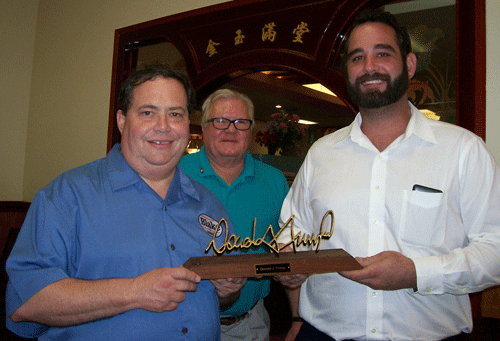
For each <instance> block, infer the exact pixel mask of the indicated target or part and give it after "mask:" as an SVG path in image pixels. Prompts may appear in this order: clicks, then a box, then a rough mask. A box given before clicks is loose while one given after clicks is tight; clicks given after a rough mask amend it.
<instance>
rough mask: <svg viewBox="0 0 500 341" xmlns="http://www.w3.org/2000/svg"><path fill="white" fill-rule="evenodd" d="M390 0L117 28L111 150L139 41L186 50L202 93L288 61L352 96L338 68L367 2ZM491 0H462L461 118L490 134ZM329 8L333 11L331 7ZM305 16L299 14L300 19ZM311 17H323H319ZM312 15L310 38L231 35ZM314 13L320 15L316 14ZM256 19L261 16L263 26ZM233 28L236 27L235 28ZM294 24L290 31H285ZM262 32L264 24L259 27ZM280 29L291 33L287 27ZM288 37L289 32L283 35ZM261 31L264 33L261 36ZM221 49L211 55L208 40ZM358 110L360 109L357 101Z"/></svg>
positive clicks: (261, 1)
mask: <svg viewBox="0 0 500 341" xmlns="http://www.w3.org/2000/svg"><path fill="white" fill-rule="evenodd" d="M390 2H392V1H388V0H324V1H318V0H288V1H287V2H286V3H285V2H283V1H275V0H239V1H231V2H226V3H222V4H219V5H214V6H209V7H205V8H200V9H197V10H193V11H189V12H185V13H180V14H176V15H172V16H168V17H164V18H160V19H156V20H152V21H148V22H145V23H141V24H137V25H133V26H129V27H125V28H121V29H118V30H116V32H115V42H114V53H113V74H112V84H111V96H110V97H111V98H110V109H109V126H108V145H107V150H108V151H109V150H110V149H111V148H112V146H113V145H114V144H115V143H116V142H118V141H119V140H120V134H119V131H118V128H117V124H116V110H117V109H116V99H117V95H118V92H119V89H120V86H121V84H122V82H123V81H124V79H125V78H126V77H127V76H128V75H129V74H130V73H131V72H132V70H133V69H134V68H135V65H136V63H137V51H138V48H139V47H141V46H145V45H150V44H153V43H159V42H167V41H168V42H170V43H172V44H173V45H174V46H175V47H176V48H177V49H178V50H179V51H180V53H181V54H182V55H183V57H184V59H185V62H186V68H187V72H188V75H189V77H190V79H191V82H192V84H193V86H194V88H195V89H196V91H197V97H198V99H199V100H201V99H203V98H204V97H205V96H207V95H208V94H209V93H211V92H212V91H213V90H215V89H217V88H218V87H220V86H221V85H223V84H225V83H227V82H228V81H229V80H231V79H234V78H236V77H239V76H241V75H243V74H245V73H250V72H256V71H259V70H269V69H282V70H289V71H294V72H297V73H300V74H303V75H306V76H308V77H310V78H312V79H314V80H316V81H317V82H319V83H322V84H323V85H324V86H326V87H327V88H329V89H330V90H332V91H334V92H335V93H336V94H337V95H338V96H339V97H340V98H341V99H343V100H344V101H345V102H346V103H348V104H349V103H350V101H349V99H348V97H347V94H346V92H345V88H344V86H343V84H344V76H343V73H342V71H341V70H339V69H338V68H336V67H335V66H334V65H336V62H337V61H338V59H339V58H340V52H341V48H342V44H343V42H344V37H345V35H346V33H347V31H348V29H349V25H350V23H351V21H352V19H353V18H354V17H355V15H356V14H357V13H359V12H360V11H361V10H363V9H367V8H377V7H380V6H382V5H384V4H387V3H390ZM485 7H486V5H485V0H457V5H456V8H457V20H456V22H457V96H456V97H457V125H460V126H462V127H464V128H466V129H469V130H471V131H473V132H474V133H476V134H477V135H479V136H480V137H482V138H483V139H485V130H486V127H485V126H486V124H485V121H486V120H485V118H486V25H485V18H486V10H485ZM325 13H326V14H325ZM297 18H299V19H298V20H297ZM311 18H315V19H314V20H312V19H311ZM301 19H303V20H302V21H306V22H307V23H308V24H309V26H310V28H311V30H310V32H309V33H310V34H309V33H308V39H309V38H310V39H309V40H308V42H307V43H305V44H297V43H292V42H291V40H290V39H288V40H281V42H277V43H275V42H273V43H271V42H269V41H264V39H262V41H260V40H259V41H257V40H256V39H254V40H253V43H252V40H249V41H250V43H248V44H247V45H246V46H244V47H242V46H235V45H234V44H232V42H230V39H233V38H232V37H233V36H234V34H235V33H234V31H235V30H236V29H237V28H240V27H244V28H245V30H244V31H243V32H244V34H245V35H246V36H248V37H249V39H250V38H251V35H252V34H254V37H253V38H255V35H256V32H257V31H259V32H260V30H261V27H262V23H271V22H278V24H279V25H281V26H285V27H287V25H288V33H289V31H290V28H291V27H292V28H293V26H290V25H296V23H297V22H298V23H299V24H300V21H301ZM308 19H311V20H312V21H310V20H309V21H308ZM255 23H259V25H260V26H259V25H257V26H256V27H253V26H252V25H255ZM228 32H229V33H228ZM285 32H286V31H285ZM257 33H258V32H257ZM278 34H284V33H283V31H280V32H278ZM280 37H281V36H280ZM259 38H260V37H259ZM212 39H213V41H215V42H216V43H217V44H219V45H217V47H218V48H219V49H220V50H219V51H217V53H216V54H214V55H212V56H210V57H209V56H208V52H207V51H208V50H207V46H208V45H207V42H209V40H212ZM352 109H353V112H354V111H355V109H354V106H352Z"/></svg>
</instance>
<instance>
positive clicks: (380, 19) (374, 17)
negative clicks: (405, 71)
mask: <svg viewBox="0 0 500 341" xmlns="http://www.w3.org/2000/svg"><path fill="white" fill-rule="evenodd" d="M366 23H382V24H386V25H388V26H390V27H392V28H393V29H394V31H395V32H396V38H397V39H396V40H397V44H398V47H399V50H400V51H401V57H402V58H403V60H406V57H407V56H408V54H409V53H411V52H412V50H411V40H410V35H409V34H408V31H407V30H406V27H404V26H401V25H400V24H399V22H398V20H397V19H396V17H395V16H394V15H393V14H391V13H389V12H383V11H380V10H365V11H363V12H361V13H360V14H359V15H358V16H357V17H356V18H355V19H354V22H353V23H352V27H351V30H350V32H349V34H348V35H347V38H346V41H345V44H344V58H347V52H348V51H347V48H348V45H349V39H350V38H351V33H352V31H354V29H355V28H356V27H358V26H360V25H363V24H366Z"/></svg>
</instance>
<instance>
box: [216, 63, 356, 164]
mask: <svg viewBox="0 0 500 341" xmlns="http://www.w3.org/2000/svg"><path fill="white" fill-rule="evenodd" d="M311 84H314V85H312V86H311ZM341 86H343V84H342V85H341ZM225 87H227V88H231V89H234V90H237V91H241V92H243V93H245V94H247V95H248V96H249V97H250V98H251V99H252V101H253V102H254V105H255V120H256V126H255V128H254V135H255V134H257V133H258V132H265V131H266V129H267V128H268V124H269V122H270V121H272V118H271V115H273V114H275V113H287V114H288V115H297V116H298V117H299V118H300V119H301V123H302V122H303V121H309V122H310V123H312V124H308V128H307V129H306V130H305V136H304V137H303V138H302V139H301V140H300V141H299V146H300V148H299V149H298V150H297V151H288V153H283V151H280V150H278V152H277V155H287V156H304V155H305V154H306V153H307V150H308V149H309V147H310V146H311V145H312V143H313V142H314V141H315V140H317V139H318V138H320V137H322V136H324V135H325V134H328V133H331V132H333V131H335V130H337V129H339V128H342V127H344V126H346V125H348V124H350V123H351V121H352V119H353V117H354V113H353V112H352V110H351V109H349V108H348V107H347V106H346V104H345V103H344V102H343V101H342V100H341V99H339V98H338V97H337V96H336V95H335V94H334V93H332V91H330V90H329V89H327V88H325V87H323V86H321V84H317V83H315V82H314V81H313V80H312V79H310V78H308V77H306V76H304V75H300V74H297V73H295V72H290V71H277V70H272V71H262V72H257V73H251V74H246V75H244V76H241V77H238V78H235V79H233V80H232V81H230V82H229V83H227V84H225ZM250 152H251V153H253V154H268V153H270V154H273V153H272V152H269V150H268V148H267V147H266V146H262V145H259V144H258V143H256V142H254V143H253V144H252V146H251V147H250ZM290 152H291V153H290Z"/></svg>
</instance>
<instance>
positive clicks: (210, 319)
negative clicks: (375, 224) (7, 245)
mask: <svg viewBox="0 0 500 341" xmlns="http://www.w3.org/2000/svg"><path fill="white" fill-rule="evenodd" d="M193 107H194V90H193V89H192V88H191V85H190V83H189V80H188V79H187V77H186V76H185V75H183V74H182V73H180V72H178V71H175V70H172V69H169V68H166V67H162V66H152V67H147V68H145V69H143V70H140V71H138V72H136V73H135V74H133V75H132V76H130V77H129V78H128V79H127V80H126V81H125V82H124V85H123V87H122V91H121V92H120V96H119V109H120V110H118V113H117V122H118V127H119V129H120V132H121V134H122V141H121V145H115V146H114V148H113V149H112V150H111V151H110V153H109V154H108V156H107V157H106V158H104V159H100V160H97V161H95V162H93V163H90V164H87V165H84V166H81V167H78V168H76V169H73V170H70V171H68V172H65V173H63V174H62V175H60V176H59V177H58V178H56V179H55V180H54V181H53V182H52V183H50V184H49V185H48V186H47V187H45V188H43V189H42V190H40V191H39V192H38V193H37V195H36V197H35V198H34V200H33V202H32V204H31V207H30V210H29V212H28V215H27V217H26V221H25V223H24V225H23V227H22V229H21V231H20V233H19V237H18V239H17V242H16V244H15V246H14V248H13V250H12V253H11V255H10V257H9V259H8V261H7V273H8V275H9V284H8V288H7V297H6V302H7V304H6V305H7V307H6V308H7V326H8V328H9V329H10V330H12V331H14V332H15V333H16V334H19V335H22V336H25V337H38V339H39V340H56V339H57V340H106V341H109V340H165V339H168V340H218V339H219V333H220V327H219V309H220V307H225V306H229V305H230V304H232V302H234V301H235V300H236V298H237V297H238V295H239V292H238V291H239V289H240V288H241V286H242V285H243V283H244V279H231V280H224V279H221V280H213V281H207V280H201V278H200V276H198V275H197V274H196V273H194V272H192V271H190V270H188V269H186V268H184V267H182V264H184V263H185V262H186V261H187V260H188V259H189V258H190V257H193V256H203V255H205V248H206V247H207V245H208V244H209V243H210V241H211V240H212V238H213V236H214V233H215V232H216V231H215V230H216V228H217V222H218V221H219V220H220V219H221V218H226V219H228V214H227V212H226V210H225V209H224V207H223V206H222V204H221V203H220V202H219V201H218V200H217V198H216V197H215V196H214V195H213V194H212V193H211V192H210V191H209V190H207V189H206V188H205V187H203V186H202V185H201V184H199V183H198V182H196V181H193V180H192V179H190V178H189V177H188V176H186V175H185V174H184V172H183V171H182V169H181V168H180V167H179V166H178V162H179V160H180V158H181V157H182V155H183V153H184V150H185V148H186V145H187V142H188V139H189V114H190V113H191V112H192V108H193ZM228 221H229V220H228ZM228 224H229V227H226V226H222V229H218V231H217V235H218V237H217V238H216V244H217V245H218V246H222V243H223V242H224V237H225V232H226V231H225V229H226V228H229V233H233V232H234V230H233V229H232V227H231V223H230V222H229V223H228ZM209 255H211V254H209Z"/></svg>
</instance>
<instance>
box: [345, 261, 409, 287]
mask: <svg viewBox="0 0 500 341" xmlns="http://www.w3.org/2000/svg"><path fill="white" fill-rule="evenodd" d="M356 260H357V261H358V262H359V263H360V264H361V265H362V266H363V269H361V270H353V271H342V272H339V274H340V275H341V276H344V277H345V278H348V279H350V280H353V281H355V282H358V283H361V284H364V285H367V286H369V287H370V288H372V289H374V290H399V289H407V288H410V289H414V290H416V288H417V273H416V270H415V264H414V263H413V261H412V260H411V259H410V258H408V257H405V256H403V255H402V254H401V253H399V252H396V251H384V252H381V253H379V254H376V255H375V256H372V257H366V258H360V257H357V258H356Z"/></svg>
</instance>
